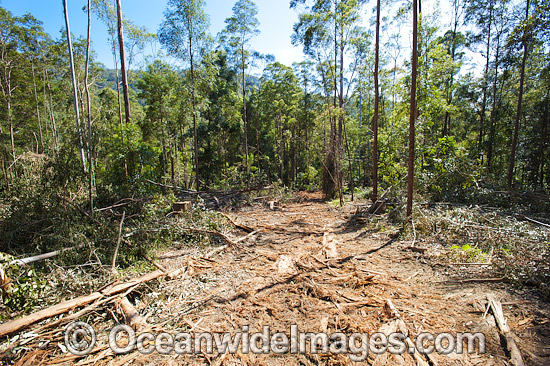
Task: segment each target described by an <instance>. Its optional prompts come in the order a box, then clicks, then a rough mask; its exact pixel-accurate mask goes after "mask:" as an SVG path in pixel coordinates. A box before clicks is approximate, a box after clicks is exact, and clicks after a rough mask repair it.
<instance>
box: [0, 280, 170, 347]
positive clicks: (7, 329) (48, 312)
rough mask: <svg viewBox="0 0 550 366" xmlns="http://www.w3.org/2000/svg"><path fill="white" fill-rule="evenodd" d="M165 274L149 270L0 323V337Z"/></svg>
mask: <svg viewBox="0 0 550 366" xmlns="http://www.w3.org/2000/svg"><path fill="white" fill-rule="evenodd" d="M166 275H168V273H166V272H162V271H154V272H150V273H148V274H146V275H143V276H141V277H137V278H134V279H133V280H130V281H128V282H125V283H121V284H118V285H115V286H112V287H109V288H107V289H104V290H103V291H97V292H93V293H91V294H89V295H85V296H80V297H77V298H75V299H72V300H68V301H64V302H62V303H59V304H57V305H54V306H51V307H49V308H47V309H44V310H40V311H38V312H36V313H33V314H30V315H27V316H24V317H21V318H19V319H16V320H13V321H11V322H7V323H4V324H1V325H0V338H1V337H4V336H7V335H10V334H13V333H15V332H17V331H20V330H22V329H25V328H27V327H29V326H31V325H32V324H34V323H37V322H39V321H42V320H45V319H48V318H51V317H53V316H56V315H60V314H63V313H66V312H67V311H69V310H72V309H74V308H76V307H79V306H85V305H88V304H90V303H92V302H94V301H96V300H98V299H100V298H102V297H109V296H113V295H116V294H118V293H121V292H124V291H126V290H128V289H129V288H131V287H134V286H136V285H139V284H142V283H145V282H149V281H151V280H154V279H156V278H159V277H163V276H166Z"/></svg>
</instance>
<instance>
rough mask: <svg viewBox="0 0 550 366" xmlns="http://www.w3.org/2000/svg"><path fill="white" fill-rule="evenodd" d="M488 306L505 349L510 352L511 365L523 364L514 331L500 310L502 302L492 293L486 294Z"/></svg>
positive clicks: (520, 365)
mask: <svg viewBox="0 0 550 366" xmlns="http://www.w3.org/2000/svg"><path fill="white" fill-rule="evenodd" d="M487 301H488V302H489V304H488V307H489V308H490V309H491V310H492V311H493V315H494V316H495V321H496V323H497V327H498V330H499V332H500V335H501V336H502V338H503V339H504V342H505V344H506V350H507V351H508V353H509V354H510V362H511V364H512V365H513V366H524V363H523V359H522V357H521V352H520V351H519V348H518V346H517V344H516V341H515V340H514V333H512V331H511V330H510V327H509V326H508V323H507V322H506V319H505V318H504V312H503V311H502V304H501V303H500V301H498V300H496V299H495V298H494V297H493V296H492V295H487Z"/></svg>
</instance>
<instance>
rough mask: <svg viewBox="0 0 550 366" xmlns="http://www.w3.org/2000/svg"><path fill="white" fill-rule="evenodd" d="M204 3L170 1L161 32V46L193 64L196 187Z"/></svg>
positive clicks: (205, 27) (198, 0)
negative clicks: (197, 65) (198, 71)
mask: <svg viewBox="0 0 550 366" xmlns="http://www.w3.org/2000/svg"><path fill="white" fill-rule="evenodd" d="M204 6H205V2H204V0H170V1H169V2H168V8H167V10H166V13H165V20H164V21H163V22H162V24H161V27H160V30H159V40H160V43H161V44H162V45H163V46H164V47H166V49H167V50H168V52H169V53H170V54H172V55H173V56H175V57H179V58H182V59H183V60H185V61H187V62H189V67H190V76H191V103H192V118H193V142H194V152H195V186H196V187H195V188H196V189H197V191H198V190H199V188H200V182H199V148H198V141H197V107H196V88H197V87H196V81H195V62H196V60H197V59H198V58H199V56H200V54H199V50H200V48H201V46H203V45H205V43H206V41H207V40H208V35H207V31H208V25H209V23H208V17H207V15H206V14H205V13H204Z"/></svg>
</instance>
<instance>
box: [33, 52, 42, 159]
mask: <svg viewBox="0 0 550 366" xmlns="http://www.w3.org/2000/svg"><path fill="white" fill-rule="evenodd" d="M31 70H32V85H33V87H34V103H35V104H36V119H37V120H38V131H39V133H40V147H41V148H42V151H44V136H43V134H42V120H41V118H40V106H39V104H38V91H37V89H36V76H35V73H34V61H33V60H31Z"/></svg>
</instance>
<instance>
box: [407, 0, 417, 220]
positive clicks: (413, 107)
mask: <svg viewBox="0 0 550 366" xmlns="http://www.w3.org/2000/svg"><path fill="white" fill-rule="evenodd" d="M417 1H418V0H413V9H412V11H413V44H412V47H413V48H412V62H411V110H410V114H409V115H410V118H409V171H408V187H407V217H411V215H412V206H413V190H414V157H415V147H414V143H415V123H416V116H417V109H416V76H417V75H416V73H417V68H418V3H417Z"/></svg>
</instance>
